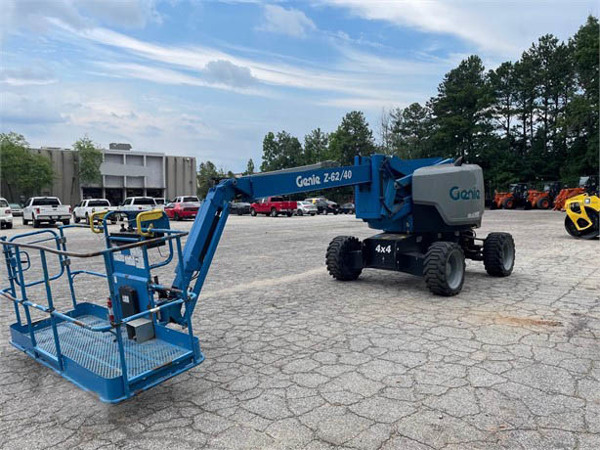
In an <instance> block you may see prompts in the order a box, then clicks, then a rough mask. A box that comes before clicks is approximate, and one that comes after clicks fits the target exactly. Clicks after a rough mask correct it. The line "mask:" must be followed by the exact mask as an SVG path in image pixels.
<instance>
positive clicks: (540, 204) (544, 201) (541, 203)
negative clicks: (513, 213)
mask: <svg viewBox="0 0 600 450" xmlns="http://www.w3.org/2000/svg"><path fill="white" fill-rule="evenodd" d="M535 206H536V207H537V208H538V209H549V208H550V199H549V198H547V197H543V198H540V199H539V200H538V201H537V203H536V204H535Z"/></svg>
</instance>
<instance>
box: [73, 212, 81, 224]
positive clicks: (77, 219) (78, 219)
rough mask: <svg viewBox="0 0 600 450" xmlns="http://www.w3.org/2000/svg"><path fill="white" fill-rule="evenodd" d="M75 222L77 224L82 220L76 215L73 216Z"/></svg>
mask: <svg viewBox="0 0 600 450" xmlns="http://www.w3.org/2000/svg"><path fill="white" fill-rule="evenodd" d="M73 220H74V221H75V223H79V222H81V219H80V218H79V217H77V216H76V215H75V214H73Z"/></svg>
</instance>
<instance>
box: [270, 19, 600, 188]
mask: <svg viewBox="0 0 600 450" xmlns="http://www.w3.org/2000/svg"><path fill="white" fill-rule="evenodd" d="M599 35H600V29H599V26H598V19H597V18H595V17H592V16H590V17H589V18H588V19H587V22H586V23H585V24H584V25H583V26H582V27H581V28H580V29H579V31H578V32H577V33H576V34H575V35H574V36H573V37H572V38H570V39H569V40H568V41H567V42H561V41H559V39H557V38H556V37H555V36H552V35H550V34H548V35H545V36H542V37H540V38H539V40H538V41H537V42H535V43H533V44H532V45H531V47H530V48H529V49H527V50H526V51H524V52H523V54H522V55H521V58H520V59H519V60H518V61H515V62H511V61H507V62H504V63H502V64H500V65H499V66H498V67H497V68H496V69H493V70H487V71H486V69H485V67H484V65H483V63H482V61H481V59H480V58H479V57H478V56H476V55H473V56H469V57H468V58H466V59H465V60H463V61H462V62H461V63H460V64H459V65H458V66H457V67H456V68H454V69H452V70H451V71H450V72H448V73H447V74H446V75H445V76H444V78H443V80H442V82H441V83H440V85H439V87H438V92H437V95H436V96H434V97H432V98H431V99H429V101H427V102H426V103H425V104H423V105H422V104H420V103H413V104H411V105H409V106H407V107H406V108H392V109H391V110H389V111H384V112H383V113H382V116H381V123H380V124H379V125H380V130H379V131H380V135H379V136H378V138H379V139H378V142H376V140H375V139H374V136H373V132H372V130H371V129H370V127H369V124H368V123H367V122H366V120H365V117H364V115H363V113H362V112H360V111H351V112H349V113H348V114H346V115H345V117H344V118H343V119H342V122H341V123H340V125H339V126H338V128H337V129H336V130H335V131H333V132H331V133H325V132H323V131H322V130H321V129H320V128H317V129H315V130H313V131H311V132H310V133H309V134H308V135H306V136H305V137H304V142H303V143H302V142H301V141H300V139H298V138H297V137H295V136H292V135H291V134H289V133H288V132H286V131H280V132H278V133H274V132H269V133H267V134H266V136H265V137H264V139H263V154H262V163H261V165H260V169H261V171H270V170H278V169H284V168H288V167H293V166H298V165H304V164H311V163H315V162H318V161H323V160H328V159H330V160H335V161H338V162H340V163H341V164H351V163H352V161H353V157H354V156H355V155H357V154H361V155H363V156H367V155H370V154H372V153H374V152H382V153H385V154H389V155H397V156H399V157H401V158H421V157H430V156H443V157H457V156H463V157H465V158H466V160H467V161H468V162H471V163H476V164H479V165H481V166H482V167H483V169H484V171H485V175H486V179H487V180H488V186H491V187H493V188H502V187H505V185H506V184H508V183H511V182H516V181H526V182H532V181H536V180H546V181H550V180H560V181H562V182H564V183H566V184H570V185H573V184H575V183H576V182H577V179H578V178H579V176H583V175H590V174H593V173H598V170H599V169H598V159H599V145H600V143H599V139H598V120H599V114H598V111H599V105H598V100H599V90H598V86H599V78H598V55H599V47H598V42H599Z"/></svg>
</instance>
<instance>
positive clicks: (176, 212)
mask: <svg viewBox="0 0 600 450" xmlns="http://www.w3.org/2000/svg"><path fill="white" fill-rule="evenodd" d="M182 198H183V197H177V199H182ZM198 209H200V202H197V201H195V202H171V203H167V204H166V205H165V214H166V215H167V217H168V218H169V219H173V220H183V219H194V218H195V217H196V215H197V214H198Z"/></svg>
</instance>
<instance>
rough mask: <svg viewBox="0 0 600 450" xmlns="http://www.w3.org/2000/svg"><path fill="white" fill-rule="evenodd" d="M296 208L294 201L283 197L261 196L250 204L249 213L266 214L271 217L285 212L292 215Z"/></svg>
mask: <svg viewBox="0 0 600 450" xmlns="http://www.w3.org/2000/svg"><path fill="white" fill-rule="evenodd" d="M296 209H297V204H296V202H295V201H291V200H284V199H283V197H266V198H261V199H260V200H259V201H258V202H254V203H252V205H251V206H250V214H251V215H253V216H256V215H257V214H267V215H269V216H271V217H277V216H278V215H279V214H285V215H287V216H288V217H292V215H293V214H294V212H295V211H296Z"/></svg>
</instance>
